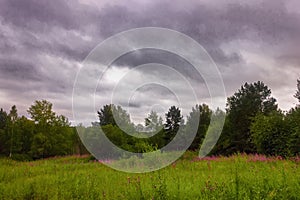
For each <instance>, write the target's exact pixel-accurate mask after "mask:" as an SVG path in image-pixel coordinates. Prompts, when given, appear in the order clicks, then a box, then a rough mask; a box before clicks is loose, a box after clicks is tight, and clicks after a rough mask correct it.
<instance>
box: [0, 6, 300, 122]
mask: <svg viewBox="0 0 300 200" xmlns="http://www.w3.org/2000/svg"><path fill="white" fill-rule="evenodd" d="M107 2H108V1H107ZM107 2H102V1H101V4H102V5H101V7H99V8H97V7H95V6H94V5H89V4H88V3H86V4H81V3H80V2H79V1H77V0H75V1H71V0H65V1H63V0H59V1H46V0H40V1H35V0H1V1H0V53H1V56H0V77H1V79H0V88H1V90H0V95H2V96H4V97H2V96H0V97H1V98H0V103H1V105H4V106H6V108H8V106H7V105H9V106H11V105H10V104H11V103H13V102H14V103H15V104H17V105H20V106H19V107H20V108H22V109H23V108H24V107H25V106H24V104H26V106H29V104H30V102H33V100H35V99H40V98H48V99H49V100H52V101H53V103H54V104H55V103H57V108H58V110H59V111H62V112H63V113H62V114H64V113H66V114H67V115H68V116H69V117H70V111H68V110H69V109H70V102H71V93H72V88H73V82H74V79H75V76H76V73H77V70H78V68H79V67H78V63H79V62H81V61H82V60H83V59H84V58H85V56H87V54H88V53H89V52H90V50H92V49H93V48H94V47H95V46H96V45H97V44H98V43H99V42H101V41H102V40H103V39H105V38H107V37H109V36H111V35H113V34H116V33H119V32H121V31H125V30H128V29H131V28H138V27H145V26H156V27H165V28H170V29H174V30H177V31H180V32H183V33H185V34H187V35H188V36H190V37H192V38H193V39H195V40H196V41H198V42H199V43H200V44H201V45H202V46H203V47H204V48H205V49H206V50H207V51H208V53H209V54H210V55H211V57H212V58H213V60H214V61H216V63H217V64H218V66H219V68H220V71H221V74H222V76H223V78H224V81H225V87H226V89H227V91H228V93H229V94H231V93H232V92H233V91H235V90H236V89H238V88H239V87H240V85H241V84H243V83H244V82H245V81H248V82H251V81H256V80H263V81H264V80H267V81H265V82H267V84H268V85H270V87H271V88H272V86H274V89H275V90H276V89H277V88H278V90H277V91H276V94H277V96H278V97H280V95H282V96H286V95H287V94H286V93H283V92H282V91H287V90H286V89H285V88H291V87H293V86H294V87H295V81H290V83H288V81H287V80H282V78H281V77H280V76H281V75H282V74H284V75H291V74H292V73H294V74H297V73H298V74H299V63H300V56H299V53H298V49H299V47H298V46H299V41H300V25H299V21H300V17H299V14H297V13H296V12H291V11H290V10H289V9H288V8H287V7H286V1H283V0H267V1H251V2H245V1H239V0H236V1H229V0H228V1H223V2H221V3H220V2H219V1H209V2H208V1H207V2H205V1H201V2H197V1H196V0H195V1H193V0H191V1H188V2H183V1H170V0H165V1H151V2H147V4H145V3H144V2H138V1H131V2H130V3H122V5H121V4H117V3H115V4H107V5H106V3H107ZM133 4H134V5H133ZM239 40H241V41H247V42H248V43H252V44H257V46H258V47H257V48H256V49H253V48H252V47H249V48H248V47H246V48H245V47H239V46H235V45H233V46H230V45H229V43H230V42H234V41H239ZM229 46H230V48H231V49H230V51H229V50H228V49H229ZM179 48H180V47H179ZM240 48H241V49H240ZM244 51H249V52H252V53H253V52H254V53H256V54H258V55H259V56H261V57H264V58H265V59H268V60H272V61H274V63H275V64H273V65H272V66H271V67H270V66H267V67H264V65H265V64H266V62H261V61H259V60H254V61H249V60H248V59H249V58H246V57H245V55H244V54H243V52H244ZM149 62H152V63H153V62H157V63H161V64H165V65H168V66H172V67H174V69H176V70H177V71H178V72H180V73H182V74H184V75H185V76H186V77H189V78H193V79H195V80H197V81H196V82H195V83H193V84H194V85H195V87H199V88H201V87H204V82H203V79H202V78H201V76H200V75H198V74H197V73H196V71H195V70H194V69H193V67H192V66H190V65H189V63H188V62H186V61H185V60H184V59H183V58H180V57H178V56H176V55H173V54H172V53H166V52H162V51H159V50H155V51H152V50H149V49H146V50H142V51H136V52H131V53H128V54H126V55H124V56H122V57H120V58H119V59H118V60H116V61H115V63H113V66H118V67H134V66H137V65H141V64H145V63H149ZM270 63H271V62H270ZM267 64H268V63H267ZM281 66H282V68H280V67H281ZM281 70H283V71H282V72H281ZM142 72H143V73H147V70H144V71H142ZM152 73H153V74H155V73H156V74H155V75H157V76H159V77H161V78H163V74H161V71H160V70H158V71H157V72H152ZM292 78H294V79H296V78H297V75H293V76H292ZM87 83H88V81H87ZM197 85H198V86H197ZM111 87H112V86H111V85H110V84H102V85H100V86H99V88H98V89H99V91H101V92H102V94H100V95H103V96H105V95H107V93H108V92H109V91H110V90H111ZM184 89H185V88H180V89H179V91H181V92H182V94H185V93H184V92H185V91H184ZM199 90H200V89H199ZM201 90H202V88H201ZM149 91H152V92H153V93H155V94H156V95H157V99H164V97H166V96H164V95H165V94H162V93H161V92H160V91H159V90H157V88H149ZM203 91H205V92H203ZM203 91H201V92H203V94H202V93H201V92H200V93H201V95H202V96H203V97H205V98H206V97H207V91H206V89H203ZM83 92H84V91H83ZM143 92H144V93H145V94H146V93H147V91H146V90H145V91H143ZM289 95H291V96H292V94H289ZM291 98H292V97H291ZM282 99H284V102H285V103H286V104H287V103H289V102H291V101H292V100H291V99H289V100H287V99H286V98H285V97H284V98H282ZM146 100H147V99H145V101H144V100H140V101H139V100H136V101H135V102H132V103H131V104H130V106H131V107H134V108H136V109H141V110H143V109H148V107H147V106H146V105H149V104H151V103H152V102H147V101H146ZM101 103H102V102H101ZM84 109H85V107H84V106H83V107H82V110H83V111H84ZM83 116H85V117H87V116H90V115H88V114H86V115H83Z"/></svg>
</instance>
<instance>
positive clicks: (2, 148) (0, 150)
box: [0, 108, 10, 154]
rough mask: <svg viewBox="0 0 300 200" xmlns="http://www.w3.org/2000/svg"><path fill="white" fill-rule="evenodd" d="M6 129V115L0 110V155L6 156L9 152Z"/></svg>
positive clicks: (8, 137)
mask: <svg viewBox="0 0 300 200" xmlns="http://www.w3.org/2000/svg"><path fill="white" fill-rule="evenodd" d="M7 129H8V115H7V113H6V112H5V111H4V110H3V109H2V108H1V109H0V154H7V153H8V151H9V139H10V136H9V133H8V131H7Z"/></svg>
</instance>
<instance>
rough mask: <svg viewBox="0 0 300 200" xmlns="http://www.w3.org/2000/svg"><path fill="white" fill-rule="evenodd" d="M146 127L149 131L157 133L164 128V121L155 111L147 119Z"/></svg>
mask: <svg viewBox="0 0 300 200" xmlns="http://www.w3.org/2000/svg"><path fill="white" fill-rule="evenodd" d="M145 127H146V130H147V131H150V132H157V131H159V130H161V129H162V128H163V120H162V118H161V117H158V115H157V113H156V112H155V111H151V112H150V114H148V117H147V118H145Z"/></svg>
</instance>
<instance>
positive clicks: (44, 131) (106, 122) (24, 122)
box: [0, 80, 300, 160]
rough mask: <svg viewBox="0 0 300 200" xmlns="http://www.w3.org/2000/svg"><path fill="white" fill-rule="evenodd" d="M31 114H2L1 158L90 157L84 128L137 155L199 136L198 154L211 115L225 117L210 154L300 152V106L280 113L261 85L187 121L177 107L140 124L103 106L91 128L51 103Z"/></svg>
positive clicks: (201, 108) (38, 104)
mask: <svg viewBox="0 0 300 200" xmlns="http://www.w3.org/2000/svg"><path fill="white" fill-rule="evenodd" d="M294 97H295V98H297V99H298V101H299V103H300V80H297V90H296V93H295V95H294ZM27 112H28V114H29V115H30V119H28V118H26V117H24V116H21V117H20V116H18V113H17V109H16V106H12V108H11V110H10V111H9V112H8V113H7V112H6V111H4V110H3V109H1V110H0V154H1V155H4V156H10V157H13V158H15V159H22V160H24V159H27V160H30V159H39V158H46V157H51V156H57V155H70V154H85V153H87V150H86V149H85V147H84V145H83V144H82V142H81V140H80V138H79V136H78V134H77V132H76V128H77V129H78V128H80V129H81V130H84V131H83V132H81V134H85V135H84V137H90V140H91V141H92V140H93V141H97V139H95V138H96V137H97V130H99V128H101V130H102V131H103V132H104V133H105V135H106V136H107V137H108V138H109V140H110V141H112V142H113V143H114V144H115V145H116V146H118V147H120V148H122V149H124V150H127V151H131V152H137V153H144V152H149V151H154V150H156V149H160V148H162V147H164V146H166V145H167V144H169V143H170V142H171V141H172V140H173V138H174V137H175V136H176V135H179V142H178V143H177V145H176V146H174V149H171V150H180V149H181V148H184V147H181V146H180V144H183V143H186V141H187V140H188V139H189V137H187V136H188V135H189V134H190V133H191V132H196V135H195V137H194V139H193V141H190V143H191V145H190V146H189V148H188V149H189V150H191V151H198V150H199V148H200V146H201V144H202V143H203V140H204V138H205V136H206V134H207V131H208V127H209V126H210V127H212V128H214V127H213V126H214V124H210V123H211V119H212V117H213V118H215V119H218V118H225V124H224V127H223V129H222V134H221V136H220V138H219V140H218V142H217V144H216V145H215V146H214V148H213V150H212V151H211V152H210V154H217V155H230V154H233V153H237V152H244V153H261V154H265V155H272V156H275V155H280V156H283V157H289V156H295V155H299V152H300V106H299V105H297V106H295V107H294V108H291V109H290V110H289V111H287V112H284V111H282V110H280V109H279V108H278V106H277V101H276V99H275V98H274V97H272V95H271V90H270V89H269V88H268V87H267V86H266V85H265V84H264V83H263V82H261V81H258V82H254V83H245V84H244V85H242V86H241V88H240V89H238V91H236V92H235V93H234V95H232V96H231V97H228V98H227V105H226V110H225V111H222V110H220V109H217V110H215V111H213V110H211V109H210V108H209V106H208V105H206V104H202V105H195V106H194V107H193V108H192V110H191V112H190V113H189V115H188V116H187V118H186V122H185V121H184V118H183V116H182V114H181V110H180V108H178V107H176V106H171V107H170V108H169V110H168V112H167V113H166V114H165V119H164V120H163V118H162V117H160V116H158V114H157V113H156V112H154V111H151V112H150V113H149V114H148V116H147V117H146V118H145V122H144V124H138V125H135V124H134V123H132V122H131V120H130V116H129V114H128V113H127V111H126V110H124V109H123V108H122V107H121V106H116V105H113V104H109V105H104V106H103V107H102V108H101V109H99V111H98V113H97V114H98V117H99V121H98V122H93V123H92V126H90V127H83V126H79V127H78V126H77V127H74V126H71V124H70V123H69V121H68V119H67V118H66V117H65V116H63V115H57V114H56V113H55V112H54V111H53V110H52V104H51V103H50V102H48V101H46V100H41V101H35V103H34V104H33V105H31V107H30V108H29V109H28V110H27ZM195 125H196V126H195ZM195 127H197V128H196V129H195ZM127 133H130V134H127ZM82 137H83V136H82ZM181 141H182V142H181ZM93 148H96V150H101V151H110V149H106V144H104V143H101V141H97V144H96V145H94V147H93ZM89 150H93V151H94V150H95V149H89Z"/></svg>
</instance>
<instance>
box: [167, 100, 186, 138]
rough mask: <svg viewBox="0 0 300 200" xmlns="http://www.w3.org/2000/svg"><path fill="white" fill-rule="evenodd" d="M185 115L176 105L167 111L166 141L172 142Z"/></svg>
mask: <svg viewBox="0 0 300 200" xmlns="http://www.w3.org/2000/svg"><path fill="white" fill-rule="evenodd" d="M183 123H184V121H183V116H182V115H181V111H180V109H179V108H178V107H176V106H171V107H170V109H169V111H168V112H167V113H166V123H165V137H164V139H165V141H166V143H168V142H170V141H171V140H172V138H173V137H174V136H175V135H176V133H177V132H178V130H179V127H180V125H183Z"/></svg>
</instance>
